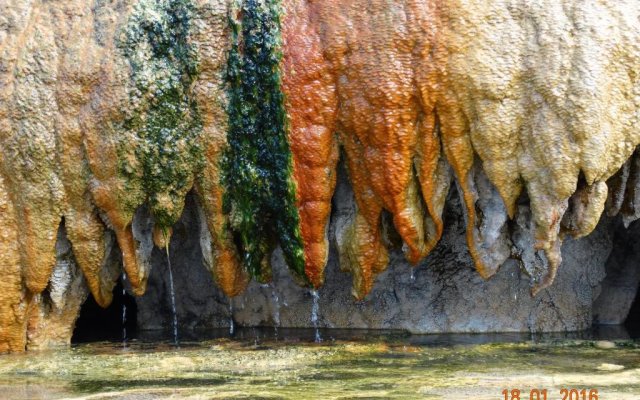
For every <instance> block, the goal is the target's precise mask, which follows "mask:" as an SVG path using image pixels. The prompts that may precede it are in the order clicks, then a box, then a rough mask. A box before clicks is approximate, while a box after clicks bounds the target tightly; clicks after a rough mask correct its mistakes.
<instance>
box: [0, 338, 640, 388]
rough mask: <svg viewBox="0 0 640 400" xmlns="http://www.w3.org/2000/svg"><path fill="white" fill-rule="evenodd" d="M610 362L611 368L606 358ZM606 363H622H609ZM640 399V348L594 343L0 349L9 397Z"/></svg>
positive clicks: (0, 383)
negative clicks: (589, 394)
mask: <svg viewBox="0 0 640 400" xmlns="http://www.w3.org/2000/svg"><path fill="white" fill-rule="evenodd" d="M608 366H609V367H608ZM610 366H616V368H612V367H610ZM564 387H568V388H579V389H580V390H581V389H597V390H598V392H599V394H600V399H614V398H615V399H622V400H624V399H637V398H638V396H639V395H640V349H639V347H638V344H637V343H635V342H625V343H623V344H621V343H618V345H617V346H616V347H615V348H613V349H600V348H597V347H596V346H594V345H593V343H592V342H589V341H549V342H540V343H534V342H520V343H491V344H468V345H453V344H451V345H439V346H433V345H420V344H412V343H411V342H410V341H407V340H378V339H376V340H371V339H369V340H366V341H335V342H325V343H322V344H312V343H300V342H294V343H291V342H282V341H280V342H275V341H271V342H264V343H256V342H254V341H253V340H251V341H246V342H238V341H229V340H227V339H218V340H212V341H207V342H200V343H198V344H186V345H184V346H183V347H181V348H174V347H172V346H169V345H157V344H156V345H149V344H143V343H139V342H138V343H136V342H134V343H132V345H131V347H127V348H123V347H122V345H120V344H113V343H112V344H106V343H101V344H91V345H80V346H77V347H75V348H72V349H69V350H62V351H48V352H31V353H27V354H14V355H5V356H0V393H3V394H4V396H5V398H8V399H25V398H33V397H34V396H36V394H37V396H38V397H45V398H50V399H56V398H93V399H107V398H119V399H137V398H141V397H140V396H146V397H144V398H191V399H202V398H206V399H216V398H225V399H241V398H251V399H256V398H269V399H301V398H304V399H323V400H324V399H337V398H341V399H348V398H370V399H371V398H379V399H382V398H384V399H425V398H426V399H443V400H445V399H456V400H462V399H500V398H502V397H501V396H502V390H503V389H505V388H509V389H513V388H519V389H521V390H522V391H523V392H526V393H527V396H524V398H527V399H528V398H529V397H528V393H529V391H530V390H531V389H533V388H538V389H547V390H548V392H549V399H550V400H551V399H554V400H555V399H560V398H561V397H560V395H559V392H560V389H561V388H564Z"/></svg>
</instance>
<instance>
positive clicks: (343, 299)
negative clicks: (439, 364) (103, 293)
mask: <svg viewBox="0 0 640 400" xmlns="http://www.w3.org/2000/svg"><path fill="white" fill-rule="evenodd" d="M339 170H340V169H339ZM339 176H341V178H339V179H338V184H337V189H336V195H335V197H334V213H333V215H332V219H331V224H330V229H329V241H330V243H331V251H330V254H329V263H328V265H327V278H326V281H325V283H324V285H323V287H322V288H321V289H319V290H318V294H319V311H320V312H319V323H318V325H319V326H320V327H326V328H357V329H403V330H407V331H411V332H414V333H441V332H509V331H513V332H523V331H525V332H527V331H528V332H548V331H573V330H582V329H588V328H590V327H591V325H592V322H593V321H594V319H595V320H596V322H600V323H623V322H624V320H625V318H626V316H627V313H628V312H629V309H630V307H631V302H632V301H633V298H634V296H635V293H636V292H637V288H638V285H637V283H638V282H637V280H636V281H634V282H635V283H634V282H631V283H629V284H628V285H625V287H624V289H623V290H625V292H624V293H625V294H626V296H625V297H624V299H626V300H625V301H623V300H622V299H621V296H620V293H619V292H620V290H614V289H612V288H611V287H610V286H611V285H610V284H609V283H608V282H609V281H610V280H611V279H612V277H613V276H615V275H614V274H613V272H611V269H612V267H611V265H612V263H614V262H615V263H616V265H617V266H619V267H618V268H622V266H623V265H624V268H626V269H632V270H634V271H635V270H637V268H636V264H635V262H634V261H635V259H636V258H637V257H638V254H640V253H638V252H634V251H627V252H625V253H623V252H620V253H611V252H612V249H616V248H618V247H619V246H620V243H622V242H619V241H617V239H618V236H620V235H624V234H625V232H626V229H625V228H624V227H623V226H621V223H620V222H619V220H617V219H611V218H603V220H602V221H601V222H600V223H599V225H598V226H597V227H596V229H595V230H594V232H593V233H591V234H590V235H589V236H587V237H585V238H583V239H579V240H575V239H568V240H567V241H566V242H565V243H564V244H563V247H562V256H563V259H564V262H563V268H562V269H561V270H560V271H559V273H558V277H557V279H556V282H555V283H554V288H556V290H552V291H544V293H542V294H540V295H538V296H535V297H532V296H531V294H530V282H529V278H528V276H527V273H526V270H525V269H524V267H523V264H522V262H521V261H519V260H515V259H510V260H508V261H507V262H506V263H505V264H503V265H502V266H501V267H500V270H499V271H498V272H497V273H496V275H495V276H494V277H493V278H491V279H490V280H488V281H485V280H483V279H482V278H481V277H479V276H478V274H477V273H475V271H474V264H473V260H472V258H471V256H470V254H469V251H468V248H467V246H466V242H465V240H466V238H465V223H464V217H463V213H462V211H461V210H462V208H461V204H460V199H459V194H458V192H457V189H455V188H453V189H452V191H451V193H449V196H448V199H447V205H446V206H445V210H444V214H443V215H444V221H445V229H444V232H443V236H442V240H441V241H440V242H439V243H438V245H437V246H436V247H435V249H434V250H433V252H432V253H431V254H430V255H429V257H427V258H426V259H425V260H423V261H422V262H421V263H420V264H418V266H416V267H414V268H415V269H414V268H412V266H411V264H409V263H408V262H407V261H406V259H405V258H404V257H403V254H402V251H401V248H400V247H398V246H395V248H394V249H393V250H392V251H391V252H390V257H391V258H390V259H391V261H390V264H389V267H388V269H387V270H386V271H385V272H384V273H382V274H380V275H379V276H378V277H377V278H376V281H377V284H375V285H374V286H373V289H372V291H371V293H370V294H369V295H368V296H367V297H366V298H365V299H364V300H361V301H354V299H353V297H352V295H351V289H350V288H351V277H350V276H349V274H348V273H347V272H346V271H341V270H340V263H339V258H338V254H337V253H338V252H337V243H336V231H337V230H338V229H339V227H340V226H341V225H344V223H345V221H348V220H349V218H350V217H351V216H352V214H353V213H354V210H355V203H354V199H353V192H352V190H351V187H350V184H349V182H348V180H347V179H346V174H345V173H344V170H341V173H340V174H339ZM389 219H390V218H389ZM198 224H199V221H198V213H197V208H196V204H195V203H194V201H193V200H192V199H191V200H188V201H187V205H186V207H185V214H184V215H183V217H182V218H181V220H180V221H179V222H178V224H177V226H176V228H175V229H174V232H175V234H174V236H173V238H172V243H171V252H170V255H171V265H172V268H173V271H174V272H173V276H174V281H175V282H174V283H175V294H176V307H177V315H178V323H179V326H180V330H181V332H182V333H183V334H187V333H189V330H191V329H195V330H196V332H200V333H203V332H206V330H207V329H211V328H222V327H225V328H226V327H228V326H229V323H230V322H229V321H230V318H231V314H230V312H231V313H232V318H233V320H234V323H235V324H236V326H246V327H252V326H277V327H281V328H286V327H297V328H301V327H302V328H310V327H313V323H312V321H311V319H310V318H311V310H312V306H313V297H312V293H311V291H310V290H309V289H305V288H303V287H300V286H299V285H297V284H295V282H294V280H293V279H292V278H291V276H290V274H289V273H288V272H287V267H286V264H285V262H284V260H283V257H282V252H281V251H276V252H275V253H274V255H273V257H272V265H273V271H274V273H273V281H272V282H271V283H270V284H260V283H258V282H253V283H251V284H249V286H248V287H247V290H246V291H245V292H243V293H242V294H240V295H238V296H236V297H234V298H232V299H230V298H228V297H226V296H225V295H224V293H222V292H221V291H220V290H219V289H217V288H215V287H212V284H213V281H212V280H211V277H210V276H209V275H208V273H207V270H206V268H205V267H204V266H203V264H202V260H201V259H200V258H199V257H197V256H194V254H195V255H197V254H198V252H199V242H198ZM637 226H638V225H637V224H634V225H633V226H632V229H637ZM386 229H389V230H393V228H392V226H391V225H390V224H389V225H387V227H386ZM387 232H388V231H387ZM388 236H395V237H396V240H397V238H398V234H397V232H389V233H388ZM396 244H398V243H396ZM392 248H393V247H392ZM152 263H153V269H152V272H151V275H150V277H149V286H148V289H147V292H146V293H145V295H144V296H142V297H138V298H137V303H138V313H137V320H138V327H139V329H141V330H164V331H165V332H169V331H170V328H171V324H172V320H171V315H172V313H171V304H170V294H169V292H168V290H169V282H168V279H169V275H168V271H167V266H166V265H167V264H166V258H165V255H164V253H163V252H161V251H157V252H154V258H153V262H152ZM619 275H620V276H621V275H622V274H619ZM635 275H636V274H635V273H629V272H628V271H626V273H624V276H626V277H634V276H635ZM605 276H606V278H605ZM605 303H606V304H608V305H610V307H609V308H608V309H604V307H603V306H602V305H603V304H605Z"/></svg>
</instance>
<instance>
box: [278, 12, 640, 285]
mask: <svg viewBox="0 0 640 400" xmlns="http://www.w3.org/2000/svg"><path fill="white" fill-rule="evenodd" d="M284 2H285V4H287V10H288V14H287V17H286V19H285V21H284V27H283V35H284V63H283V68H284V74H283V76H284V80H283V89H284V91H285V95H286V98H287V108H288V112H289V117H290V126H291V132H290V141H291V147H292V151H293V158H294V176H295V180H296V182H298V193H297V196H298V208H299V210H300V218H301V225H302V235H303V239H304V243H305V257H306V268H307V275H308V276H309V277H310V279H311V281H312V282H313V284H314V285H319V284H321V282H322V276H323V269H324V266H325V264H326V260H327V249H328V243H327V237H326V233H325V232H326V226H327V222H328V219H329V214H330V206H331V195H332V193H333V188H334V185H335V180H336V177H335V175H336V174H335V170H336V163H337V159H338V154H339V153H338V152H339V150H338V149H339V148H342V149H343V152H344V157H345V160H346V164H347V169H348V173H349V178H350V180H351V183H352V185H353V187H354V194H355V200H356V204H357V212H356V214H355V216H354V217H353V221H352V223H351V225H349V226H348V227H346V228H345V229H342V230H341V231H339V232H337V233H336V234H337V236H338V237H337V239H338V240H337V242H338V248H339V251H340V253H341V254H340V262H341V268H343V269H346V270H350V271H352V272H353V274H354V293H355V295H356V296H357V297H363V296H365V295H366V294H367V293H368V291H369V290H370V289H371V286H372V284H373V280H374V277H375V275H376V274H377V273H379V272H381V271H382V270H384V268H385V267H386V265H387V260H388V255H387V249H386V248H385V246H384V244H383V238H382V233H381V232H382V231H381V215H382V212H383V211H384V210H386V211H388V212H389V213H390V214H391V216H392V223H393V226H394V227H395V229H396V230H397V233H398V234H399V235H400V236H401V237H402V241H403V243H402V249H403V251H404V253H405V256H406V258H407V259H408V260H409V261H410V262H412V263H414V264H415V263H417V262H418V261H419V260H421V259H423V258H424V257H425V256H426V255H427V254H428V253H429V252H430V251H431V249H433V247H434V245H435V244H436V243H437V241H438V239H439V238H440V235H441V234H442V228H443V221H442V209H443V203H444V201H445V198H446V196H447V193H448V190H449V186H450V185H451V184H452V182H455V184H456V186H457V188H458V190H459V192H460V195H461V197H462V199H463V203H464V206H465V216H466V221H467V242H468V246H469V251H470V253H471V255H472V257H473V260H474V262H475V264H476V268H477V270H478V272H479V273H480V275H482V276H483V277H485V278H488V277H490V276H492V275H493V274H494V273H495V272H496V270H497V269H498V267H499V266H500V265H501V264H502V263H503V262H504V261H505V260H506V259H507V258H508V257H514V258H518V259H520V260H522V265H523V267H524V269H525V270H526V271H527V272H528V273H529V275H530V276H531V278H532V282H533V285H534V286H533V289H532V292H533V293H534V294H535V293H537V292H539V291H540V290H542V289H544V288H546V287H548V286H549V285H550V284H551V283H552V282H553V279H554V277H555V274H556V270H557V268H558V266H559V265H560V263H561V256H560V247H561V243H562V239H563V237H564V236H565V235H567V234H570V235H572V236H574V237H580V236H584V235H586V234H588V233H589V232H591V231H592V230H593V228H594V227H595V225H596V223H597V222H598V220H599V218H600V215H601V214H602V212H603V210H604V207H605V203H606V202H607V197H609V204H610V206H609V210H610V213H611V214H616V213H618V212H619V211H620V212H622V213H623V215H624V218H625V220H626V221H631V220H632V219H635V218H637V217H636V211H635V207H637V206H634V204H636V205H637V200H636V197H635V196H636V195H635V192H636V190H637V189H636V186H635V185H636V181H635V180H634V178H633V176H634V172H633V165H634V161H633V160H635V158H633V159H631V160H630V161H627V160H629V158H630V157H631V156H632V153H633V151H634V149H635V147H636V146H637V145H638V143H640V130H638V129H637V123H638V122H639V118H640V108H639V106H640V97H639V96H638V95H639V94H640V81H639V80H638V78H637V69H638V67H639V66H640V48H639V47H638V39H639V38H640V26H639V25H638V22H637V19H638V16H639V7H640V6H639V5H638V3H637V2H634V1H621V2H600V3H593V2H588V1H578V2H569V1H565V2H562V1H561V2H558V1H543V0H541V1H534V2H516V3H513V2H502V1H491V2H486V1H480V0H478V1H465V2H462V1H457V0H442V1H433V0H431V1H430V0H420V1H399V2H388V1H382V0H372V1H366V2H364V1H357V0H339V1H322V2H301V1H295V0H285V1H284ZM621 167H622V169H621ZM618 170H620V172H618V173H617V174H616V171H618ZM614 174H616V175H615V176H614V177H612V176H613V175H614ZM609 179H611V180H610V181H609Z"/></svg>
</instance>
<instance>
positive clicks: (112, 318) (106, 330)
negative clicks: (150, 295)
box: [71, 280, 138, 343]
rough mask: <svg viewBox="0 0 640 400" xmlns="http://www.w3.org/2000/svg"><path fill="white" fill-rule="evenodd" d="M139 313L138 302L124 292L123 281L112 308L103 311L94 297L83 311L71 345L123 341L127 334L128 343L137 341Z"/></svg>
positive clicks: (119, 283)
mask: <svg viewBox="0 0 640 400" xmlns="http://www.w3.org/2000/svg"><path fill="white" fill-rule="evenodd" d="M137 313H138V307H137V304H136V300H135V298H134V297H133V296H132V295H131V294H129V293H128V292H127V291H123V290H122V281H121V280H118V282H117V284H116V286H115V287H114V288H113V301H112V302H111V304H110V305H109V307H107V308H102V307H100V306H99V305H98V303H96V301H95V300H94V298H93V296H91V295H90V296H89V297H88V298H87V300H86V301H85V302H84V304H83V305H82V308H81V309H80V316H79V317H78V320H77V321H76V327H75V329H74V331H73V336H72V338H71V342H72V343H86V342H95V341H120V340H123V338H124V336H125V335H124V333H125V332H126V338H127V339H131V338H134V337H135V336H136V333H137ZM123 314H124V317H125V318H124V321H125V323H124V324H123ZM124 329H126V331H125V330H124Z"/></svg>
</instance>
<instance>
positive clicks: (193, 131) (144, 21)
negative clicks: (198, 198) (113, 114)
mask: <svg viewBox="0 0 640 400" xmlns="http://www.w3.org/2000/svg"><path fill="white" fill-rule="evenodd" d="M192 16H193V4H192V3H191V2H190V1H189V0H145V1H141V2H139V3H138V4H136V6H135V9H134V11H133V13H132V15H131V17H130V19H129V22H128V25H127V27H126V30H125V33H124V39H123V40H122V42H121V43H120V47H121V48H122V50H123V52H124V54H125V56H126V57H127V59H128V60H129V64H130V67H131V80H132V82H133V88H132V90H131V93H130V96H131V104H132V106H133V110H132V111H131V112H130V115H129V117H128V118H127V119H126V120H125V121H124V124H123V125H124V126H123V128H124V129H125V130H127V131H132V132H135V134H136V135H137V137H138V142H139V143H138V146H137V147H136V148H135V162H132V160H131V159H130V158H128V157H122V159H121V163H122V166H121V171H122V173H123V174H124V176H126V177H127V178H128V182H135V184H134V185H133V186H134V187H138V186H140V187H141V188H142V190H143V191H144V193H145V195H146V197H147V198H148V200H149V204H150V206H151V209H152V211H153V214H154V217H155V221H156V223H158V224H159V225H160V226H162V227H170V226H171V225H173V223H175V222H176V221H177V220H178V218H179V217H180V215H181V214H182V208H183V205H184V204H183V203H184V197H185V195H186V193H187V191H189V190H190V189H191V187H192V185H193V180H194V177H195V174H196V173H197V172H198V171H200V170H201V169H202V163H203V162H204V160H203V154H202V149H201V148H200V143H199V142H200V141H199V134H200V132H201V129H202V122H201V118H200V114H199V112H198V107H197V105H196V102H195V100H194V99H192V98H191V88H192V85H193V82H194V81H195V80H196V78H197V72H198V58H197V51H196V48H195V46H194V45H193V44H192V43H191V42H190V41H189V34H190V29H191V19H192ZM123 146H129V145H128V144H123ZM123 151H124V152H126V151H128V149H126V148H125V149H123ZM137 205H138V204H134V205H133V206H137Z"/></svg>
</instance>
